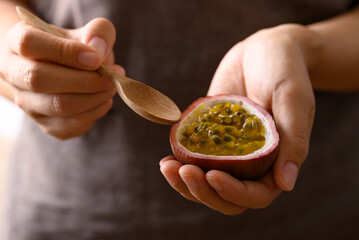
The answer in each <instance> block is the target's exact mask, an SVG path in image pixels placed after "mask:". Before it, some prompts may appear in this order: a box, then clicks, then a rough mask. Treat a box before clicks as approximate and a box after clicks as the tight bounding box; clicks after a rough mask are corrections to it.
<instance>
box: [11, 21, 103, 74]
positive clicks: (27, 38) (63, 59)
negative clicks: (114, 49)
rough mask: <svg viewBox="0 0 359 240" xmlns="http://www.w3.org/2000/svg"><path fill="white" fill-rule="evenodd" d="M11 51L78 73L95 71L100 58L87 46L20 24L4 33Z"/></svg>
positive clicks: (94, 50) (100, 60)
mask: <svg viewBox="0 0 359 240" xmlns="http://www.w3.org/2000/svg"><path fill="white" fill-rule="evenodd" d="M7 37H8V42H9V45H10V49H11V51H13V52H14V53H16V54H18V55H21V56H23V57H26V58H30V59H36V60H42V61H50V62H53V63H57V64H61V65H65V66H68V67H72V68H77V69H81V70H95V69H97V68H98V67H99V66H100V65H101V62H102V57H101V56H100V54H99V53H98V52H97V51H96V49H94V48H92V47H91V46H89V45H87V44H84V43H81V42H80V41H77V40H72V39H65V38H59V37H56V36H53V35H51V34H49V33H46V32H43V31H41V30H39V29H36V28H34V27H32V26H29V25H26V24H25V23H23V22H20V23H17V24H16V25H15V26H14V27H13V28H12V29H11V30H10V31H9V32H8V35H7Z"/></svg>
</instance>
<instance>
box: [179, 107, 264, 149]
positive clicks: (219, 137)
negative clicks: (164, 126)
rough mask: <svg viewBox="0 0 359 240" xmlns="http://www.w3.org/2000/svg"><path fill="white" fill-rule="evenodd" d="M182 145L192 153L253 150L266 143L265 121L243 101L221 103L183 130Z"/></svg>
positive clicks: (200, 115)
mask: <svg viewBox="0 0 359 240" xmlns="http://www.w3.org/2000/svg"><path fill="white" fill-rule="evenodd" d="M182 135H183V138H182V139H181V144H182V145H183V146H184V147H185V148H187V149H188V150H189V151H191V152H195V153H202V154H206V155H216V156H239V155H247V154H250V153H253V152H254V151H256V150H258V149H261V148H262V147H263V146H264V144H265V137H264V136H265V128H264V126H263V124H262V122H261V120H260V119H259V118H258V117H257V116H255V115H253V114H249V113H248V111H246V110H245V109H244V108H243V106H241V105H239V104H234V103H229V102H223V103H218V104H216V105H215V106H214V107H212V108H210V109H209V110H208V111H205V112H203V113H201V114H199V116H198V118H197V120H196V121H194V122H192V123H191V124H190V125H188V126H187V127H185V128H184V129H183V133H182Z"/></svg>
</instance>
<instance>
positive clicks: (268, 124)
mask: <svg viewBox="0 0 359 240" xmlns="http://www.w3.org/2000/svg"><path fill="white" fill-rule="evenodd" d="M170 142H171V147H172V151H173V154H174V156H175V157H176V159H177V160H178V161H180V162H181V163H183V164H193V165H196V166H198V167H200V168H202V169H203V170H204V171H209V170H214V169H216V170H221V171H225V172H227V173H229V174H231V175H232V176H234V177H236V178H238V179H247V180H256V179H258V178H260V177H262V176H263V175H264V174H265V173H266V172H267V171H268V170H269V168H270V167H271V166H272V164H273V161H274V159H275V158H276V156H277V153H278V150H279V135H278V132H277V130H276V127H275V123H274V120H273V118H272V116H271V115H270V114H269V113H268V112H267V111H266V110H265V109H263V108H262V107H261V106H259V105H258V104H256V103H254V102H253V101H251V100H250V99H248V98H246V97H242V96H237V95H217V96H210V97H205V98H200V99H198V100H196V101H195V102H194V103H192V104H191V105H190V106H189V107H188V108H187V109H186V110H185V111H184V112H183V114H182V119H181V121H180V122H178V123H177V124H175V125H173V126H172V128H171V133H170Z"/></svg>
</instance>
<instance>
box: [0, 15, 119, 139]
mask: <svg viewBox="0 0 359 240" xmlns="http://www.w3.org/2000/svg"><path fill="white" fill-rule="evenodd" d="M58 30H59V31H61V32H62V33H63V34H64V35H65V36H66V37H67V38H68V39H63V38H58V37H55V36H53V35H51V34H48V33H46V32H43V31H41V30H38V29H35V28H34V27H31V26H29V25H27V24H25V23H24V22H19V23H17V24H16V25H14V26H13V27H12V28H11V29H10V30H9V32H8V34H7V38H8V39H7V42H8V44H7V46H6V47H3V48H2V51H1V62H0V66H1V67H0V76H1V78H2V79H4V80H5V81H6V82H7V83H8V84H9V85H11V86H12V88H13V92H14V94H13V95H14V99H13V100H14V102H15V103H16V104H17V105H18V106H19V107H20V108H22V109H23V110H24V112H25V113H27V114H28V115H29V116H30V117H32V118H33V119H34V120H35V121H36V122H37V123H38V124H39V126H40V128H41V129H42V130H43V131H44V132H46V133H48V134H50V135H53V136H55V137H57V138H59V139H67V138H71V137H75V136H78V135H81V134H83V133H85V132H87V131H88V130H89V129H90V128H91V126H92V125H93V123H94V122H95V121H96V120H97V119H99V118H101V117H102V116H104V115H105V114H106V113H107V112H108V110H109V109H110V108H111V106H112V97H113V95H114V94H115V90H114V88H113V86H112V84H111V83H110V82H109V81H108V80H106V79H104V78H103V77H101V76H100V75H99V74H97V73H96V72H95V71H94V70H96V69H97V68H98V67H99V66H100V65H101V64H102V63H105V64H108V65H112V68H114V69H115V70H117V71H119V72H120V73H122V74H124V71H123V69H122V68H121V67H120V66H115V65H114V57H113V52H112V46H113V44H114V42H115V38H116V37H115V29H114V27H113V25H112V24H111V23H110V22H109V21H108V20H105V19H94V20H92V21H91V22H89V23H88V24H87V25H86V26H84V27H82V28H79V29H74V30H67V29H60V28H59V29H58Z"/></svg>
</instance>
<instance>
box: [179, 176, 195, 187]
mask: <svg viewBox="0 0 359 240" xmlns="http://www.w3.org/2000/svg"><path fill="white" fill-rule="evenodd" d="M182 177H184V179H183V180H184V181H185V183H186V185H187V186H188V187H189V188H191V189H193V190H196V189H197V188H198V183H197V181H196V179H194V178H193V177H191V176H182Z"/></svg>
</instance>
